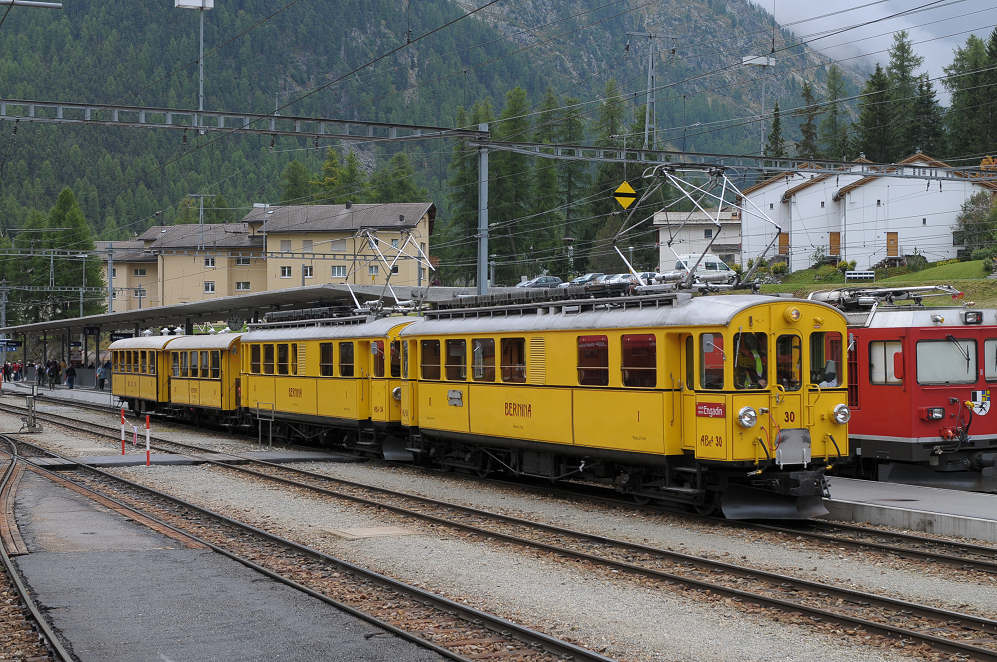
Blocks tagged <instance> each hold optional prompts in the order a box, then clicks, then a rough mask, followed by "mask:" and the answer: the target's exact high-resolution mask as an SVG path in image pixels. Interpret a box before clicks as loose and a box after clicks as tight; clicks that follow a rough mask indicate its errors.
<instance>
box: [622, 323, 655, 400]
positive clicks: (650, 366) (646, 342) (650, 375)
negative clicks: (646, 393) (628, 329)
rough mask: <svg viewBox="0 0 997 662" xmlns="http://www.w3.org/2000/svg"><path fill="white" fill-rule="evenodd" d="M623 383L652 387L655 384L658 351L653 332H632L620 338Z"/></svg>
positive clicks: (625, 384)
mask: <svg viewBox="0 0 997 662" xmlns="http://www.w3.org/2000/svg"><path fill="white" fill-rule="evenodd" d="M621 346H622V347H621V348H622V361H621V367H622V369H623V385H624V386H638V387H641V388H653V387H654V386H656V385H657V381H658V375H657V367H658V352H657V347H656V345H655V339H654V334H651V333H639V334H638V333H634V334H628V335H624V336H623V338H622V339H621Z"/></svg>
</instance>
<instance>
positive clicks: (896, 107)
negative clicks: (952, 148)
mask: <svg viewBox="0 0 997 662" xmlns="http://www.w3.org/2000/svg"><path fill="white" fill-rule="evenodd" d="M923 63H924V58H923V57H920V56H919V55H917V54H916V53H914V47H913V46H912V45H911V43H910V38H909V37H908V36H907V32H906V31H905V30H901V31H900V32H897V33H896V34H895V35H893V46H891V47H890V62H889V64H888V65H887V66H886V77H887V79H888V80H889V92H888V94H887V96H888V98H889V100H890V103H889V104H888V107H889V112H890V114H891V115H892V117H893V120H892V121H891V122H890V130H889V139H890V146H889V149H888V151H887V160H888V161H890V162H893V161H899V160H901V159H903V158H906V157H907V156H910V155H911V154H912V153H913V152H914V149H915V148H916V147H917V144H916V143H917V138H916V135H915V134H916V133H917V132H918V126H917V122H918V120H919V118H918V117H917V115H916V113H915V107H916V106H917V102H918V74H917V72H916V70H917V68H918V67H920V66H921V65H922V64H923Z"/></svg>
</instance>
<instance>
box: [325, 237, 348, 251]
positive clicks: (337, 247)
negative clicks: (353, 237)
mask: <svg viewBox="0 0 997 662" xmlns="http://www.w3.org/2000/svg"><path fill="white" fill-rule="evenodd" d="M329 250H330V251H331V252H333V253H345V252H346V240H345V239H336V240H334V241H330V242H329Z"/></svg>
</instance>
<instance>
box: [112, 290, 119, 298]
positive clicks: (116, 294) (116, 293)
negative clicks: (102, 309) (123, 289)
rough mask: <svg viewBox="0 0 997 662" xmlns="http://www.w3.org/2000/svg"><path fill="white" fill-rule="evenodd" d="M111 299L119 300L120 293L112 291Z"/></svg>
mask: <svg viewBox="0 0 997 662" xmlns="http://www.w3.org/2000/svg"><path fill="white" fill-rule="evenodd" d="M111 298H112V299H117V298H118V292H117V290H111Z"/></svg>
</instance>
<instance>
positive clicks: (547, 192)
mask: <svg viewBox="0 0 997 662" xmlns="http://www.w3.org/2000/svg"><path fill="white" fill-rule="evenodd" d="M557 107H558V102H557V97H556V96H554V93H553V92H552V91H551V90H550V88H547V92H546V93H545V94H544V99H543V101H542V102H541V103H540V107H539V108H538V109H537V121H536V129H535V130H534V132H533V141H534V142H538V143H543V144H554V143H556V142H557V139H558V135H559V134H560V132H561V126H560V125H561V117H560V114H559V113H558V112H557V110H556V109H557ZM561 163H563V162H562V161H558V160H557V159H544V158H538V159H537V160H536V163H535V165H534V170H533V172H534V174H533V189H532V191H531V200H530V208H531V209H532V213H533V214H534V216H533V218H530V219H528V220H527V221H526V224H528V225H529V226H530V227H532V228H534V230H533V231H532V232H531V233H530V239H531V245H532V246H533V254H534V255H536V256H537V259H538V260H539V262H540V265H539V266H540V268H541V269H546V270H548V271H552V272H554V273H565V274H566V273H567V264H566V263H565V262H564V261H562V260H561V259H560V258H562V256H563V255H564V245H563V242H562V239H563V237H564V234H563V232H564V210H563V208H562V205H563V201H564V198H563V194H562V191H561V189H560V187H559V186H558V167H559V165H560V164H561Z"/></svg>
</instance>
